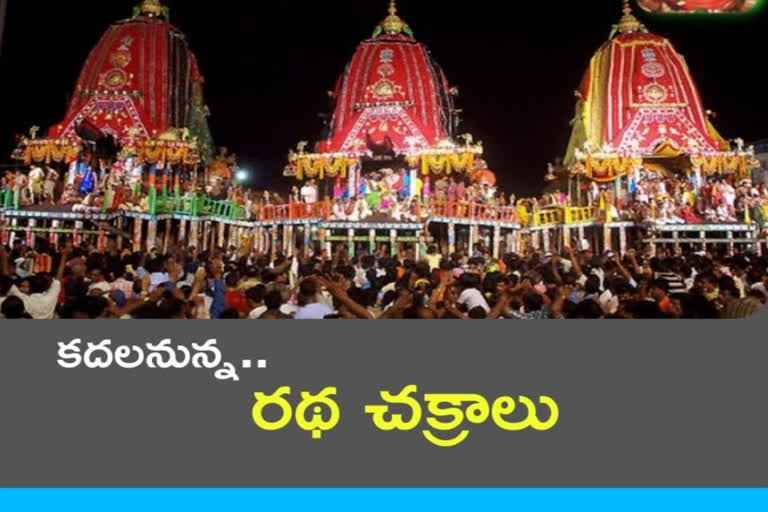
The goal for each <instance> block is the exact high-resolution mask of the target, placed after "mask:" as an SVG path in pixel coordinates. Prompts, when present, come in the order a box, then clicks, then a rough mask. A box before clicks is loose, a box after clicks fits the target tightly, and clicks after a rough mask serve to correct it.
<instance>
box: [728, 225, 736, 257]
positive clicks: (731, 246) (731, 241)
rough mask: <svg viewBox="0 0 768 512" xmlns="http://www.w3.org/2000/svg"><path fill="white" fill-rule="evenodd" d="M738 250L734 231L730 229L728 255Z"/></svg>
mask: <svg viewBox="0 0 768 512" xmlns="http://www.w3.org/2000/svg"><path fill="white" fill-rule="evenodd" d="M735 252H736V242H735V241H734V237H733V231H728V256H733V255H734V253H735Z"/></svg>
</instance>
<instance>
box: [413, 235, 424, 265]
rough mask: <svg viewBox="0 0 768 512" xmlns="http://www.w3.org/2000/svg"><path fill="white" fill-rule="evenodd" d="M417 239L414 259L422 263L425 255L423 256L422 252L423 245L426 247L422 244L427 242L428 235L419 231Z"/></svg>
mask: <svg viewBox="0 0 768 512" xmlns="http://www.w3.org/2000/svg"><path fill="white" fill-rule="evenodd" d="M416 239H417V242H416V249H415V250H414V258H415V259H416V261H421V258H422V257H423V256H424V255H423V254H421V252H422V251H421V248H422V245H424V244H423V243H422V242H424V241H425V240H426V235H424V234H423V233H421V232H419V231H417V232H416Z"/></svg>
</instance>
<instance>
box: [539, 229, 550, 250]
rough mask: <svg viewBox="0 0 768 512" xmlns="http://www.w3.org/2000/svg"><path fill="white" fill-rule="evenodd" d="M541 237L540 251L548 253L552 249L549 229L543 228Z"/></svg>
mask: <svg viewBox="0 0 768 512" xmlns="http://www.w3.org/2000/svg"><path fill="white" fill-rule="evenodd" d="M541 235H542V236H541V238H542V244H543V247H542V250H543V251H544V252H548V251H550V250H551V247H552V235H551V234H550V232H549V228H544V230H543V231H542V232H541Z"/></svg>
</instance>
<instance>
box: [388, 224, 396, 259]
mask: <svg viewBox="0 0 768 512" xmlns="http://www.w3.org/2000/svg"><path fill="white" fill-rule="evenodd" d="M389 254H390V255H391V256H392V257H393V258H396V257H397V230H396V229H390V230H389Z"/></svg>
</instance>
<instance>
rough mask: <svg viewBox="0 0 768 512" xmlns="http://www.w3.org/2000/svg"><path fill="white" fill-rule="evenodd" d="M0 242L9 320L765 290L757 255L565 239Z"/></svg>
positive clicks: (603, 309)
mask: <svg viewBox="0 0 768 512" xmlns="http://www.w3.org/2000/svg"><path fill="white" fill-rule="evenodd" d="M41 245H42V246H40V247H38V248H37V249H38V250H37V251H35V250H33V249H32V248H28V247H25V246H23V245H22V244H16V245H14V247H12V248H6V247H2V246H0V314H1V315H2V317H3V318H6V319H23V318H27V319H29V318H33V319H54V318H62V319H70V318H73V319H102V318H113V319H132V318H135V319H262V320H265V319H318V320H319V319H477V320H480V319H491V320H493V319H519V320H543V319H675V318H684V319H703V318H746V317H748V316H750V315H752V314H754V313H755V312H757V311H758V310H759V309H760V308H762V307H763V306H764V305H765V303H766V299H767V298H768V257H766V256H762V257H758V256H756V255H754V254H752V253H738V254H736V255H735V256H729V257H726V256H721V255H718V254H713V253H703V252H702V253H694V252H689V253H686V254H684V255H676V254H673V253H671V252H666V251H663V250H659V251H658V252H657V253H655V254H647V253H641V252H636V251H635V250H630V251H629V252H628V253H627V254H626V255H625V256H624V257H622V256H620V255H618V254H615V253H612V252H607V253H605V254H594V253H592V252H591V250H590V249H589V248H586V246H580V249H585V250H582V251H576V250H573V251H572V250H567V249H566V250H565V251H564V252H563V253H560V254H553V253H549V252H541V251H529V252H527V253H526V254H520V255H518V254H508V255H506V256H504V257H503V258H501V259H494V258H493V257H492V256H491V254H490V252H489V251H488V250H487V248H486V247H484V246H482V245H477V246H475V247H473V248H472V250H471V251H468V250H466V251H460V252H457V253H455V254H453V255H450V256H448V255H446V254H441V252H440V251H439V249H438V248H437V247H428V248H427V250H426V256H425V257H424V258H423V259H417V258H416V256H415V255H416V250H415V247H405V246H399V247H398V248H397V251H395V252H397V254H396V255H393V251H391V250H390V249H391V248H389V247H386V246H383V245H382V246H381V247H380V248H379V249H378V250H377V252H376V253H375V254H369V253H366V252H361V253H359V254H358V255H356V257H354V258H352V259H349V255H348V250H347V248H346V247H344V246H343V245H339V246H338V247H337V248H336V250H335V251H334V253H333V254H332V255H329V254H325V253H322V254H311V253H309V252H308V251H304V250H302V249H299V250H297V254H296V255H293V256H291V255H288V256H283V255H279V254H273V255H264V254H257V253H255V252H249V251H247V250H246V251H239V250H237V249H236V248H235V247H230V248H228V249H217V250H213V251H206V252H200V251H198V250H197V249H196V248H194V247H184V246H183V245H181V244H179V245H178V246H177V247H175V248H174V249H173V250H171V251H169V253H168V254H167V255H161V254H160V253H159V252H157V251H151V252H149V253H142V254H134V253H130V252H129V251H122V252H121V251H119V250H118V249H117V247H116V244H115V243H114V241H112V242H110V243H109V244H108V247H107V249H106V251H104V252H98V250H97V249H96V248H95V247H92V246H89V245H84V246H81V247H78V248H73V247H72V246H71V244H70V243H69V242H67V243H66V245H65V246H63V247H61V248H58V250H56V251H51V250H49V249H48V248H46V247H44V245H45V244H44V243H41Z"/></svg>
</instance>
